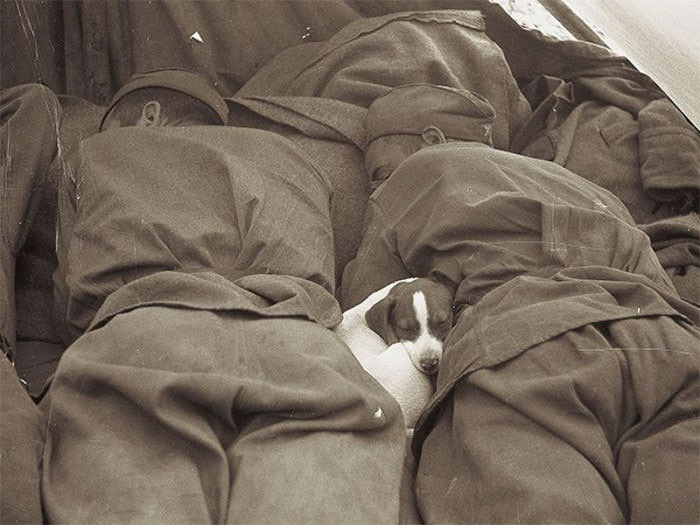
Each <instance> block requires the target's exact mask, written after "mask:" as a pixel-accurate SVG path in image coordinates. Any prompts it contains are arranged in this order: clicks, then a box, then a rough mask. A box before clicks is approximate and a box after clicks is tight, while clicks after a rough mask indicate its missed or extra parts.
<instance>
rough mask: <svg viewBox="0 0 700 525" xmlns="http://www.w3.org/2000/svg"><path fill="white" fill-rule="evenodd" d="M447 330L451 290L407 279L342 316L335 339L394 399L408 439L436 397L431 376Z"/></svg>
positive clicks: (430, 282)
mask: <svg viewBox="0 0 700 525" xmlns="http://www.w3.org/2000/svg"><path fill="white" fill-rule="evenodd" d="M451 326H452V294H451V293H450V292H449V290H447V288H445V287H443V286H441V285H439V284H437V283H434V282H432V281H430V280H428V279H420V278H410V279H403V280H401V281H397V282H394V283H391V284H389V285H387V286H385V287H383V288H381V289H379V290H377V291H376V292H373V293H371V294H370V295H369V296H368V297H367V298H366V299H365V300H364V301H362V302H361V303H360V304H358V305H357V306H354V307H353V308H350V309H349V310H346V311H345V312H344V313H343V321H342V322H341V323H340V325H338V326H337V327H336V328H335V333H336V334H337V335H338V336H339V337H340V338H341V339H342V340H343V341H344V342H345V344H347V346H348V347H349V348H350V350H351V351H352V353H353V355H354V356H355V357H356V358H357V360H358V361H359V362H360V364H361V365H362V367H363V368H364V369H365V370H367V372H368V373H369V374H370V375H372V376H373V377H374V378H375V379H376V380H377V381H379V383H380V384H381V385H382V386H383V387H384V388H385V389H386V390H387V391H388V392H389V393H390V394H391V395H392V396H393V397H394V398H395V399H396V401H397V402H398V403H399V406H400V407H401V411H402V413H403V416H404V421H405V423H406V427H407V428H408V429H409V433H410V429H412V428H413V426H414V425H415V423H416V421H417V420H418V418H419V417H420V414H421V413H422V411H423V407H425V404H426V403H427V402H428V401H429V399H430V397H431V395H432V393H433V391H434V386H433V382H432V380H431V379H430V374H433V373H435V372H436V370H437V364H438V362H439V359H440V357H441V356H442V341H443V339H444V338H445V336H446V334H447V332H448V331H449V329H450V327H451ZM421 362H422V364H421Z"/></svg>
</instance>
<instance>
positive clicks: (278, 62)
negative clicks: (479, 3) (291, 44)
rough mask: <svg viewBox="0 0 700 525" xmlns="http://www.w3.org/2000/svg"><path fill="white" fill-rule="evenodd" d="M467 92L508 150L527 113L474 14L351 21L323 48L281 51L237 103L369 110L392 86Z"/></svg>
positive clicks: (444, 12) (477, 14)
mask: <svg viewBox="0 0 700 525" xmlns="http://www.w3.org/2000/svg"><path fill="white" fill-rule="evenodd" d="M413 83H428V84H436V85H443V86H448V87H451V88H457V89H465V90H468V91H470V92H471V93H475V94H477V95H479V96H481V97H483V98H485V99H486V100H488V101H489V103H490V104H491V105H492V106H493V108H494V110H495V113H496V118H495V121H494V124H493V129H492V136H493V143H494V144H495V145H496V147H499V148H502V149H507V148H508V146H509V144H510V140H511V137H512V136H513V135H514V134H515V132H516V130H517V129H518V128H519V126H520V125H522V124H523V123H524V121H525V120H526V119H527V118H528V117H529V115H530V106H529V104H528V102H527V100H526V99H525V98H524V96H523V95H522V93H521V92H520V90H519V89H518V86H517V83H516V81H515V79H514V78H513V75H512V73H511V70H510V67H509V65H508V63H507V62H506V59H505V57H504V56H503V52H502V51H501V49H500V48H499V47H498V46H497V45H496V44H495V43H494V42H493V41H492V40H491V39H490V38H489V37H488V36H487V35H486V33H485V32H484V21H483V19H482V16H481V13H480V12H478V11H456V10H452V11H451V10H442V11H424V12H404V13H395V14H391V15H385V16H380V17H374V18H366V19H360V20H357V21H354V22H352V23H350V24H348V25H347V26H345V27H344V28H343V29H341V30H340V31H338V33H336V34H335V35H334V36H333V37H332V38H330V39H329V40H327V41H326V42H324V43H323V44H322V45H318V44H314V46H313V47H307V48H303V47H302V46H298V47H296V48H291V49H290V50H288V51H283V52H282V53H280V54H279V55H277V56H276V57H275V58H274V59H273V60H271V61H270V62H268V63H267V64H266V65H265V66H264V67H263V68H261V69H260V71H258V72H257V73H256V74H255V75H254V76H253V77H252V78H251V79H250V80H249V81H248V82H247V83H246V84H245V85H244V86H243V87H242V88H241V89H240V90H239V91H238V92H237V93H236V96H237V97H249V96H255V97H267V96H305V97H322V98H329V99H333V100H340V101H342V102H347V103H349V104H354V105H357V106H360V107H362V108H367V107H369V105H370V104H371V103H372V102H373V101H374V100H375V99H377V98H378V97H380V96H382V95H384V94H386V93H387V92H388V91H389V90H390V89H391V88H395V87H397V86H402V85H405V84H413Z"/></svg>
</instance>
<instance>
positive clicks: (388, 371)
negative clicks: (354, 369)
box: [335, 278, 434, 428]
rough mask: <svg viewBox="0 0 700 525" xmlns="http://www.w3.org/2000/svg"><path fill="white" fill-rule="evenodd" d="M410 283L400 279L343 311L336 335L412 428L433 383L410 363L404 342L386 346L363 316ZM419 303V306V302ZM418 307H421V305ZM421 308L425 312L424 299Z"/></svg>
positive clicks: (432, 388)
mask: <svg viewBox="0 0 700 525" xmlns="http://www.w3.org/2000/svg"><path fill="white" fill-rule="evenodd" d="M413 280H415V278H408V279H402V280H400V281H396V282H393V283H391V284H388V285H387V286H385V287H383V288H381V289H379V290H377V291H375V292H372V293H371V294H370V295H369V296H368V297H367V298H366V299H365V300H364V301H362V302H361V303H360V304H358V305H356V306H354V307H352V308H350V309H349V310H346V311H345V312H344V313H343V320H342V322H341V323H340V324H339V325H338V326H337V327H336V328H335V333H336V334H337V335H338V336H339V337H340V338H341V339H342V340H343V341H344V342H345V344H346V345H347V346H348V347H349V348H350V350H351V352H352V353H353V355H354V356H355V357H356V358H357V360H358V361H359V362H360V364H361V365H362V367H363V368H364V369H365V370H367V372H369V374H370V375H372V376H373V377H374V378H375V379H376V380H377V381H379V383H380V384H381V385H382V386H383V387H384V388H385V389H386V390H387V391H388V392H389V393H390V394H391V395H392V396H393V397H394V398H395V399H396V400H397V401H398V403H399V406H400V407H401V411H402V412H403V416H404V420H405V423H406V427H408V428H413V426H414V425H415V423H416V421H417V419H418V417H419V416H420V414H421V412H422V410H423V408H424V407H425V405H426V403H427V402H428V401H429V400H430V397H431V396H432V394H433V391H434V387H433V383H432V381H431V380H430V377H429V376H428V375H426V374H425V373H423V372H422V371H421V370H419V368H418V367H417V366H415V365H414V364H413V361H412V359H411V357H410V355H409V353H408V351H407V350H408V349H407V348H406V342H398V343H394V344H392V345H390V346H387V344H386V343H385V342H384V340H383V339H382V338H381V337H380V336H379V335H378V334H377V333H376V332H374V331H373V330H372V329H371V328H369V326H367V322H366V319H365V314H366V313H367V311H368V310H369V309H370V308H371V307H372V306H373V305H374V304H376V303H377V302H378V301H380V300H381V299H383V298H384V297H386V295H387V294H388V293H389V290H391V289H392V288H393V287H394V286H395V285H396V284H398V283H401V282H410V281H413ZM418 302H419V303H420V300H418ZM414 305H416V302H415V300H414ZM418 307H421V306H420V304H419V305H418ZM422 308H423V310H425V309H426V304H425V298H424V297H423V300H422ZM422 328H425V327H422ZM423 331H424V332H427V330H423Z"/></svg>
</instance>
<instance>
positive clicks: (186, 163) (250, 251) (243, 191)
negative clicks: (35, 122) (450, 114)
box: [55, 126, 335, 342]
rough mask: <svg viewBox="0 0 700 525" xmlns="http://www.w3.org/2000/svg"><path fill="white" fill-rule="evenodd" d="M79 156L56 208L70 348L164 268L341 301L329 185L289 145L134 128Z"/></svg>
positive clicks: (96, 142) (223, 133) (198, 131)
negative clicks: (111, 301) (125, 290)
mask: <svg viewBox="0 0 700 525" xmlns="http://www.w3.org/2000/svg"><path fill="white" fill-rule="evenodd" d="M80 155H81V158H80V165H79V167H78V169H77V171H75V172H73V171H67V172H65V179H64V180H63V181H62V191H61V193H60V201H59V202H60V208H61V209H60V212H61V213H60V220H61V224H60V227H59V228H60V229H59V238H58V246H59V269H58V272H57V274H56V279H55V280H56V288H57V292H56V296H57V306H58V311H59V315H61V317H62V320H63V321H64V322H65V323H67V325H66V331H67V332H70V333H69V334H66V338H67V341H66V342H70V340H71V339H74V337H75V336H77V335H79V333H80V332H81V331H83V330H84V329H85V328H87V327H88V325H89V324H90V322H91V321H92V319H93V317H94V315H95V312H96V311H97V310H98V309H99V307H100V306H101V305H102V303H103V301H104V300H105V298H106V297H107V296H109V295H110V294H111V293H112V292H114V291H115V290H117V289H119V288H121V287H122V286H124V285H125V284H128V283H130V282H132V281H134V280H136V279H138V278H140V277H144V276H148V275H151V274H154V273H157V272H161V271H166V270H178V271H182V272H185V273H195V272H201V271H215V272H217V273H219V274H221V275H224V276H227V277H229V278H230V279H231V280H235V279H236V278H238V277H241V276H244V275H248V274H278V275H290V276H294V277H295V278H297V279H298V280H299V281H303V282H305V283H306V282H308V283H309V285H315V286H318V287H322V288H323V289H325V290H326V291H327V292H328V293H332V292H333V290H334V283H335V278H334V260H333V236H332V229H331V224H330V212H329V209H330V191H329V186H328V182H327V180H326V179H325V178H324V177H323V176H322V175H321V174H320V173H319V172H318V171H316V170H315V169H314V168H313V166H311V164H310V163H309V162H308V161H307V159H306V157H305V156H304V155H303V154H301V153H300V152H299V151H298V150H297V148H296V147H295V146H294V145H293V144H292V143H291V142H289V141H287V140H286V139H284V138H282V137H280V136H277V135H275V134H272V133H269V132H266V131H260V130H252V129H234V128H227V127H218V126H202V127H198V128H170V129H159V130H148V129H136V128H132V129H122V130H117V131H115V132H106V133H101V134H99V135H95V136H93V137H91V138H90V139H88V140H85V141H83V143H82V145H81V152H80ZM304 285H305V284H304ZM309 308H310V309H312V310H314V311H315V308H316V307H315V305H311V304H310V305H309ZM297 313H298V312H296V311H295V312H294V315H296V314H297ZM71 334H72V335H71Z"/></svg>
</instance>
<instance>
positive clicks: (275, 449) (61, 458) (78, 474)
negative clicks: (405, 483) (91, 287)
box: [42, 272, 405, 524]
mask: <svg viewBox="0 0 700 525" xmlns="http://www.w3.org/2000/svg"><path fill="white" fill-rule="evenodd" d="M168 273H174V272H163V274H155V275H152V276H148V277H144V278H142V279H140V280H137V281H133V282H132V283H130V284H127V285H125V286H124V287H122V288H121V289H119V290H118V291H117V292H115V293H114V294H113V295H112V296H110V298H109V299H108V301H107V302H106V303H105V305H104V307H103V309H102V310H101V311H100V312H99V313H98V315H97V317H96V322H95V325H94V327H93V328H92V329H90V330H89V331H88V332H87V333H86V334H85V335H83V336H82V337H80V338H79V339H78V340H77V341H76V342H75V343H74V344H73V345H72V346H71V347H70V348H69V349H68V350H67V351H66V353H65V354H64V356H63V358H62V360H61V363H60V364H59V368H58V370H57V373H56V377H55V379H54V382H53V385H52V391H51V408H50V413H49V425H48V428H49V431H48V437H47V445H46V450H45V457H44V470H43V482H42V494H43V501H44V504H45V508H46V511H47V515H48V518H49V519H50V520H52V521H57V522H71V523H114V522H139V523H222V522H227V523H319V524H321V523H330V522H333V523H369V522H372V523H395V522H396V521H397V520H398V512H399V510H398V507H399V498H398V494H399V484H400V480H401V469H402V465H403V457H404V456H403V454H404V450H405V436H404V425H403V419H402V418H401V415H400V411H399V408H398V406H397V404H396V402H395V401H394V400H393V399H392V398H391V396H389V394H387V393H386V392H385V391H384V390H383V389H382V388H381V387H380V386H379V384H378V383H377V382H376V381H374V380H373V379H372V378H371V377H370V376H369V375H368V374H366V373H365V372H364V370H362V368H361V367H360V365H359V363H358V362H357V361H356V360H355V358H354V357H353V356H352V354H351V353H350V351H349V350H348V349H347V347H346V346H345V345H344V344H343V343H342V342H341V341H340V340H339V339H338V338H337V337H336V336H335V335H334V334H333V333H332V332H331V331H330V330H328V329H327V328H325V327H324V326H322V324H319V323H316V322H312V321H310V320H308V319H304V318H303V317H302V316H297V317H293V316H292V315H293V314H291V313H290V314H288V315H283V316H277V313H276V310H280V305H282V308H284V303H283V301H281V299H277V300H276V299H275V298H273V297H272V296H271V295H270V296H268V297H267V298H266V299H263V297H262V296H263V295H264V293H265V292H264V291H262V290H261V291H260V297H258V299H257V301H258V304H257V306H258V309H259V314H256V313H251V312H250V311H241V309H240V308H238V306H237V305H238V304H239V303H240V291H239V290H238V287H237V286H236V285H234V284H233V283H231V282H230V281H228V280H226V279H224V278H222V277H220V276H218V275H216V274H212V273H200V274H197V275H192V274H190V275H186V274H181V273H178V274H177V275H176V276H174V280H171V279H169V278H168V276H167V274H168ZM262 277H266V276H262ZM251 278H255V276H252V277H251ZM159 280H160V281H161V285H160V286H159V285H158V284H157V283H158V281H159ZM279 280H283V278H281V277H280V278H279ZM165 283H169V284H174V286H173V288H172V289H171V290H170V291H167V284H165ZM315 286H317V285H315ZM317 288H318V289H319V290H321V291H322V292H323V293H325V294H326V295H327V296H328V297H329V298H331V299H332V297H330V295H328V294H327V292H325V291H323V289H322V288H321V287H320V286H317ZM148 290H150V293H149V292H148ZM155 290H160V291H161V292H162V293H161V295H160V296H158V294H157V293H156V292H155ZM266 290H269V287H268V288H266ZM251 295H252V294H251ZM146 297H151V299H152V301H151V303H150V304H145V303H143V302H142V303H141V305H140V306H134V305H133V303H134V300H135V298H140V299H141V300H142V301H143V299H144V298H146ZM129 305H132V306H129ZM231 305H233V306H231ZM287 312H290V310H289V309H287ZM339 313H340V312H339V310H338V308H337V305H336V307H335V310H333V309H331V310H330V312H329V314H328V315H334V316H336V319H335V321H334V322H337V316H339ZM329 321H330V320H329V319H326V320H325V322H329ZM368 480H372V482H371V483H368ZM331 502H332V503H331Z"/></svg>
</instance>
